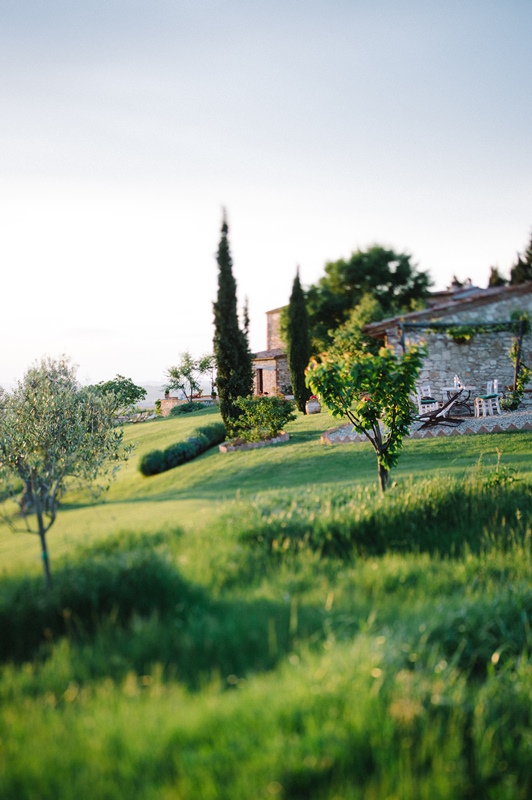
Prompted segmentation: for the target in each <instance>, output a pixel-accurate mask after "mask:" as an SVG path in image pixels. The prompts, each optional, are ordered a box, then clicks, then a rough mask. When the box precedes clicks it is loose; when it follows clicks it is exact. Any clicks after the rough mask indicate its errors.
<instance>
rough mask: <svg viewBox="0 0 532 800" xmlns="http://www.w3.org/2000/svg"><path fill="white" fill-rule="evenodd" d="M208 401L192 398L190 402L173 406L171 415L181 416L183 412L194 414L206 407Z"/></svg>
mask: <svg viewBox="0 0 532 800" xmlns="http://www.w3.org/2000/svg"><path fill="white" fill-rule="evenodd" d="M206 407H207V403H202V402H201V401H198V400H190V401H189V402H188V403H180V405H178V406H173V407H172V408H171V409H170V413H169V414H168V416H169V417H179V416H181V414H192V413H193V412H194V411H199V410H200V409H202V408H206Z"/></svg>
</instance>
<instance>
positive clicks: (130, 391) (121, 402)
mask: <svg viewBox="0 0 532 800" xmlns="http://www.w3.org/2000/svg"><path fill="white" fill-rule="evenodd" d="M92 388H93V389H94V390H95V391H96V392H98V393H99V394H110V395H112V396H113V397H114V412H115V414H120V415H122V414H126V413H127V412H128V411H130V410H131V409H132V408H134V407H135V406H136V405H137V403H139V402H140V401H141V400H144V398H145V397H146V394H147V392H146V389H143V388H142V386H137V385H136V384H135V383H133V381H132V380H131V378H124V376H123V375H117V376H116V378H113V379H112V380H110V381H105V382H104V381H101V382H100V383H97V384H96V386H93V387H92Z"/></svg>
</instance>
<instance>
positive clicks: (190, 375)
mask: <svg viewBox="0 0 532 800" xmlns="http://www.w3.org/2000/svg"><path fill="white" fill-rule="evenodd" d="M212 368H213V356H211V355H205V356H201V358H193V357H192V355H191V354H190V353H189V352H188V351H185V352H184V353H181V355H180V356H179V364H177V365H176V366H174V367H170V368H169V369H168V370H167V371H166V379H167V380H166V386H165V388H166V389H167V391H171V390H173V391H182V392H183V394H184V395H185V397H186V399H187V400H192V395H193V394H196V393H197V392H199V390H200V388H201V386H200V383H199V381H200V378H201V377H202V375H206V374H207V373H209V372H212Z"/></svg>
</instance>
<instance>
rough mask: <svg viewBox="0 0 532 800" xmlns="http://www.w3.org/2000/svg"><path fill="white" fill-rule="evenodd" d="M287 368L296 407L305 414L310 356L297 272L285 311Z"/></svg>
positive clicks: (301, 290) (302, 294)
mask: <svg viewBox="0 0 532 800" xmlns="http://www.w3.org/2000/svg"><path fill="white" fill-rule="evenodd" d="M286 333H287V343H288V366H289V369H290V378H291V381H292V392H293V395H294V400H295V403H296V407H297V409H298V410H299V411H302V412H303V413H304V412H305V404H306V402H307V400H308V399H309V397H310V391H309V389H308V388H307V385H306V383H305V370H306V368H307V366H308V362H309V360H310V356H311V350H310V333H309V321H308V313H307V306H306V301H305V295H304V292H303V289H302V288H301V283H300V280H299V270H298V271H297V274H296V277H295V278H294V283H293V285H292V294H291V295H290V302H289V304H288V309H287V329H286Z"/></svg>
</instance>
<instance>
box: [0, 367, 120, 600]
mask: <svg viewBox="0 0 532 800" xmlns="http://www.w3.org/2000/svg"><path fill="white" fill-rule="evenodd" d="M116 402H117V398H116V396H115V394H114V393H110V392H107V391H105V392H102V391H95V390H94V388H92V387H88V388H85V389H83V388H81V387H80V386H79V384H78V382H77V380H76V374H75V369H74V367H72V366H71V365H70V364H69V363H68V362H67V361H65V360H59V361H54V360H53V359H49V358H48V359H43V360H42V361H41V362H40V363H38V364H36V365H35V366H33V367H31V368H30V369H29V370H28V371H27V372H26V373H25V375H24V377H23V379H22V381H19V383H18V386H17V388H16V389H15V390H14V391H13V392H12V393H8V394H3V395H2V414H1V415H0V487H1V490H0V496H1V497H3V498H4V499H5V498H6V496H7V495H8V494H9V492H10V491H11V494H12V496H13V497H14V498H16V492H17V488H18V486H19V485H20V481H22V483H23V486H24V491H23V495H22V497H20V498H16V499H17V502H18V512H19V513H11V514H10V515H9V516H8V517H7V519H8V521H9V523H10V525H11V526H12V527H13V528H15V529H17V528H18V527H19V526H20V523H21V522H22V523H23V526H25V529H26V530H27V531H30V532H34V533H37V534H38V535H39V539H40V543H41V550H42V557H43V568H44V574H45V580H46V582H47V585H48V586H50V585H51V569H50V559H49V555H48V548H47V543H46V533H47V531H48V530H49V528H50V527H51V526H52V525H53V523H54V522H55V519H56V516H57V512H58V509H59V503H60V500H61V498H62V497H63V495H64V493H65V491H66V488H67V485H68V487H69V488H72V486H73V485H75V484H76V483H77V484H78V485H82V486H87V487H91V488H92V490H93V492H95V493H97V492H98V491H101V490H103V489H104V488H106V487H107V486H108V483H109V480H111V479H112V478H113V477H114V474H115V471H116V469H117V468H118V462H119V460H121V459H125V458H126V456H127V451H125V450H124V449H123V448H122V447H121V446H122V437H123V431H122V430H121V429H119V428H116V427H114V424H113V421H114V415H115V412H116ZM97 481H98V483H97Z"/></svg>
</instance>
